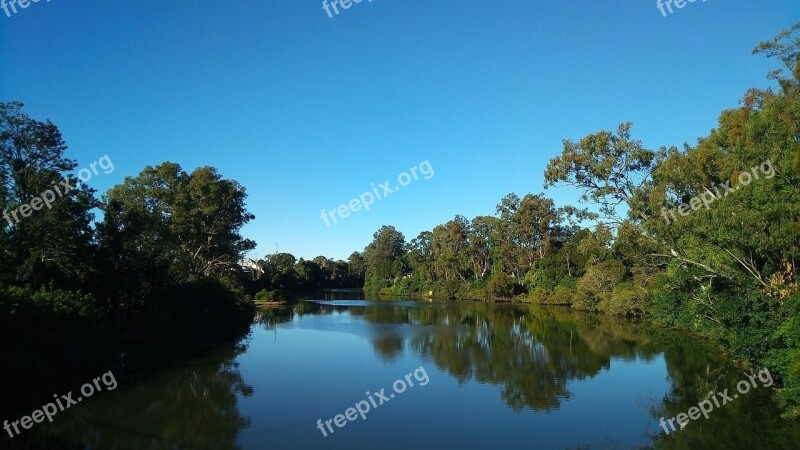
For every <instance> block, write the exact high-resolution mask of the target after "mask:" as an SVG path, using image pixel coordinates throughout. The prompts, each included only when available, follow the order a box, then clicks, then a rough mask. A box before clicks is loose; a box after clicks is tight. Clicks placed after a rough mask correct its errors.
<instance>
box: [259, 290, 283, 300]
mask: <svg viewBox="0 0 800 450" xmlns="http://www.w3.org/2000/svg"><path fill="white" fill-rule="evenodd" d="M255 299H256V301H260V302H279V301H283V300H284V295H283V293H282V292H280V291H277V290H275V291H270V290H268V289H263V290H261V291H258V292H256V296H255Z"/></svg>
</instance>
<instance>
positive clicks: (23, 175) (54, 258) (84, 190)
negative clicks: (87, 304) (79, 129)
mask: <svg viewBox="0 0 800 450" xmlns="http://www.w3.org/2000/svg"><path fill="white" fill-rule="evenodd" d="M66 151H67V146H66V144H65V143H64V141H63V139H62V137H61V132H60V131H59V130H58V128H57V127H56V126H55V125H54V124H53V123H52V122H50V121H47V122H40V121H37V120H35V119H32V118H31V117H29V116H28V115H27V114H26V113H25V112H23V104H22V103H20V102H11V103H0V206H2V208H3V213H4V218H3V220H2V227H0V235H2V238H0V246H2V247H0V251H2V253H4V255H3V258H4V260H5V261H6V262H8V265H4V267H3V268H2V272H3V273H2V274H0V276H2V278H5V279H6V280H7V281H15V282H26V283H30V284H31V285H33V286H42V285H44V284H47V283H49V282H56V283H57V284H59V285H62V286H66V287H75V286H78V285H79V284H80V283H81V282H82V281H85V280H86V279H87V277H88V276H89V275H90V274H91V272H92V268H91V257H92V253H93V252H94V247H93V244H92V241H93V239H94V234H93V230H92V228H91V222H92V220H93V218H94V216H93V214H92V213H91V210H92V208H94V207H95V206H96V205H97V201H96V200H95V198H94V191H93V190H92V189H90V188H89V187H88V186H86V185H85V184H84V183H82V182H80V181H79V180H77V179H75V178H73V177H71V176H70V172H71V171H72V170H73V169H75V167H77V163H76V162H75V161H74V160H72V159H69V158H67V157H66V156H65V153H66ZM54 190H55V192H54ZM45 198H46V199H48V201H46V202H45V201H44V199H45ZM37 206H38V208H37ZM26 216H27V217H26Z"/></svg>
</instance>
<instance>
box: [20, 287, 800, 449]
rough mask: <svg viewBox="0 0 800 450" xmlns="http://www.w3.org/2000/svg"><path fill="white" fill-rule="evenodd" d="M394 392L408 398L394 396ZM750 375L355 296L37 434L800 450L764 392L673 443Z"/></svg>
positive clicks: (530, 312)
mask: <svg viewBox="0 0 800 450" xmlns="http://www.w3.org/2000/svg"><path fill="white" fill-rule="evenodd" d="M415 370H416V373H415V372H414V371H415ZM422 374H424V375H425V376H424V377H422V376H420V375H422ZM406 375H409V376H408V377H406ZM398 379H402V380H404V381H403V384H405V385H408V384H413V387H409V386H407V387H406V390H405V391H404V392H402V393H397V392H395V390H394V389H393V387H392V386H393V383H394V382H395V381H396V380H398ZM424 379H427V382H425V381H424ZM743 379H746V377H745V375H744V374H743V373H742V370H741V369H739V368H736V367H735V366H733V365H732V364H731V363H730V362H729V361H727V360H726V359H725V358H723V357H721V356H719V355H717V354H715V353H714V352H713V351H711V350H709V349H708V348H707V347H706V346H705V345H703V344H702V343H700V342H699V341H697V340H695V339H692V338H689V337H686V336H683V335H681V334H678V333H675V332H671V331H667V330H659V329H656V328H654V327H652V326H650V325H648V324H646V323H637V322H631V321H625V320H619V319H614V318H609V317H604V316H592V315H586V314H578V313H574V312H572V311H570V310H569V309H565V308H546V307H536V306H514V305H489V304H480V303H429V302H413V301H398V302H388V301H385V300H380V301H378V300H363V297H362V296H361V295H360V294H358V293H354V292H348V291H342V292H329V293H327V294H325V295H324V296H320V297H316V298H310V299H306V300H304V301H301V302H299V303H297V304H295V305H293V306H291V307H288V308H284V309H277V310H264V311H261V312H260V313H259V314H258V316H257V317H256V319H255V321H254V324H253V327H252V331H251V334H250V336H248V338H246V339H245V340H244V341H242V342H238V343H231V344H229V345H222V346H218V347H215V348H213V349H210V350H209V351H207V352H206V353H205V354H204V356H203V357H202V358H197V359H191V360H187V361H182V362H179V363H176V364H175V365H174V366H173V367H170V368H168V369H166V370H162V371H160V372H158V373H157V374H156V375H154V376H149V377H147V378H145V379H142V380H140V381H138V382H135V383H128V384H120V386H119V387H118V388H117V389H116V390H115V391H113V392H103V393H101V394H98V395H96V396H95V397H93V398H91V399H88V400H87V401H85V402H83V403H81V404H80V405H78V406H75V407H72V408H70V409H69V410H67V411H65V412H64V413H61V414H60V415H58V416H57V418H56V419H55V420H54V422H53V424H42V425H36V426H35V427H34V429H33V430H32V431H30V432H29V433H30V434H31V435H32V436H33V437H34V438H35V439H37V440H47V442H49V443H52V445H54V446H53V447H52V448H90V449H103V450H105V449H134V448H136V449H312V448H313V449H373V448H381V449H409V448H411V449H439V448H460V449H495V448H508V449H517V448H520V449H522V448H526V449H530V448H535V449H630V448H658V449H716V448H719V449H748V450H750V449H761V448H764V449H784V448H785V449H792V448H794V449H796V448H798V444H797V442H800V430H799V429H798V426H797V425H795V424H791V423H786V422H783V421H781V420H780V418H779V412H778V410H777V409H776V407H775V405H774V404H773V402H772V399H771V395H770V394H771V391H770V389H769V388H763V387H761V386H760V385H759V387H758V388H755V389H752V390H751V391H750V392H749V393H747V394H746V395H741V396H740V397H739V398H737V399H736V400H735V401H732V402H729V403H728V404H726V405H724V406H721V407H719V408H716V409H715V410H714V411H712V412H711V413H710V414H709V418H708V419H704V418H702V417H701V418H700V419H699V420H694V421H691V422H690V423H689V424H688V425H686V426H685V428H684V429H679V430H678V431H675V432H672V433H671V434H670V435H669V436H667V435H666V433H665V432H664V430H663V429H662V428H661V427H660V426H659V418H661V417H665V418H670V417H675V416H677V414H678V413H682V412H687V411H688V410H689V408H690V407H692V406H695V405H697V404H698V403H699V402H700V401H701V400H703V399H704V398H705V397H706V396H707V395H708V394H709V393H710V392H717V391H719V392H721V391H723V390H724V389H729V391H731V392H733V391H734V390H735V386H736V383H737V382H739V381H741V380H743ZM421 380H423V381H421ZM423 384H424V385H423ZM396 386H399V385H396ZM381 389H385V391H384V392H383V395H384V396H385V397H387V399H388V401H384V403H383V404H381V405H378V406H377V407H372V406H371V405H370V411H369V412H367V413H366V414H365V416H366V420H363V419H362V418H361V416H360V415H359V416H358V417H357V418H356V420H354V421H346V419H342V420H344V421H345V422H346V424H345V426H344V427H342V428H339V427H337V426H336V424H335V422H333V423H332V424H331V428H332V429H333V433H330V430H329V429H328V428H325V425H324V422H325V421H326V420H331V419H334V418H335V416H336V415H337V414H345V412H346V410H347V409H348V408H352V407H354V406H355V405H356V404H357V403H358V402H361V401H368V399H369V398H372V399H373V400H375V401H376V404H377V403H378V402H379V400H378V398H376V394H375V393H377V392H380V390H381ZM368 392H369V395H368V394H367V393H368ZM390 394H394V398H389V395H390ZM362 408H363V404H362ZM351 416H352V413H351ZM318 420H321V421H322V423H323V430H322V431H321V430H320V429H318V428H317V427H318ZM340 423H341V422H340ZM323 431H325V434H326V435H327V437H326V436H325V435H324V434H323ZM17 439H19V438H17ZM6 442H8V441H6ZM17 442H18V443H19V442H21V441H19V440H18V441H17Z"/></svg>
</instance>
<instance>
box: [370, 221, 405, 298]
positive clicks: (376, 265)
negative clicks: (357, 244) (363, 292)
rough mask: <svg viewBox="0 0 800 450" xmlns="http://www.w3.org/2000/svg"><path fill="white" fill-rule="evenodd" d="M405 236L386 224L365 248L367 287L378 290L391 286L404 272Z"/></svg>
mask: <svg viewBox="0 0 800 450" xmlns="http://www.w3.org/2000/svg"><path fill="white" fill-rule="evenodd" d="M404 252H405V237H404V236H403V233H401V232H399V231H397V229H396V228H394V227H393V226H389V225H384V226H383V227H381V229H380V230H378V231H377V232H376V233H375V234H374V235H373V240H372V242H371V243H370V244H369V245H367V248H366V249H365V250H364V259H365V261H366V265H367V267H366V281H365V288H366V289H367V290H368V291H378V290H380V289H381V288H384V287H389V286H390V285H391V283H392V282H393V281H394V280H395V279H396V278H397V277H400V276H402V275H403V274H404V272H405V264H404V258H403V256H404Z"/></svg>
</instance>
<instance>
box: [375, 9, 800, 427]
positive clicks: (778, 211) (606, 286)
mask: <svg viewBox="0 0 800 450" xmlns="http://www.w3.org/2000/svg"><path fill="white" fill-rule="evenodd" d="M799 31H800V24H797V25H795V26H794V27H792V28H791V29H789V30H787V31H784V32H781V33H780V34H778V35H777V36H776V37H775V38H774V39H773V40H770V41H766V42H763V43H761V44H759V45H758V46H757V47H756V48H755V49H754V53H755V54H760V55H763V56H766V57H768V58H774V59H776V60H778V61H779V62H780V63H781V65H782V67H781V68H779V69H777V70H775V71H772V72H770V73H769V75H768V76H769V78H770V79H772V80H774V81H775V82H776V87H775V88H769V89H755V88H754V89H750V90H749V91H747V92H746V93H745V95H744V97H743V99H742V101H741V105H740V106H739V107H737V108H733V109H728V110H725V111H723V112H722V113H721V114H720V116H719V121H718V126H717V128H715V129H713V130H712V131H711V132H710V133H709V134H708V135H707V136H703V137H701V138H699V139H698V141H697V143H696V144H695V145H688V144H686V145H685V146H684V148H683V149H678V148H676V147H670V148H667V147H660V148H658V149H650V148H646V147H645V146H644V145H643V144H642V143H641V142H640V141H638V140H636V139H635V138H634V137H633V136H632V124H631V123H623V124H621V125H620V126H619V127H618V128H617V130H615V131H608V130H602V131H600V132H597V133H593V134H590V135H588V136H586V137H584V138H582V139H579V140H565V141H564V142H563V149H562V152H561V154H560V155H558V156H556V157H555V158H553V159H552V160H551V161H550V162H549V164H548V165H547V168H546V170H545V172H544V179H545V188H550V187H553V186H568V187H572V188H576V189H579V190H580V192H581V200H582V201H584V202H585V203H587V206H588V208H585V209H582V208H576V207H573V206H557V205H556V204H555V202H554V201H553V200H552V199H550V198H548V197H547V196H546V195H545V194H543V193H540V194H527V195H525V196H523V197H520V196H518V195H516V194H513V193H512V194H509V195H507V196H505V197H504V198H502V199H501V200H500V202H499V203H498V204H497V206H496V208H495V214H494V215H487V216H478V217H475V218H473V219H471V220H470V219H467V218H465V217H463V216H456V217H455V218H454V219H452V220H450V221H448V222H447V223H445V224H442V225H438V226H436V227H435V228H434V229H433V230H432V231H423V232H422V233H420V234H419V235H418V236H417V237H415V238H413V239H411V240H410V241H406V238H405V236H404V235H403V234H402V233H401V232H400V231H398V230H397V229H395V228H394V227H392V226H384V227H382V228H381V229H380V230H378V231H377V232H376V233H375V235H374V237H373V241H372V242H371V243H370V244H369V245H368V246H367V247H366V249H365V251H364V259H365V261H366V273H365V289H366V290H367V291H371V292H376V293H381V294H393V295H410V296H433V297H439V298H455V299H468V300H484V301H497V300H508V301H521V302H531V303H540V304H558V305H569V306H571V307H573V308H576V309H579V310H584V311H597V312H603V313H609V314H615V315H622V316H639V317H647V318H649V319H650V320H652V321H654V322H656V323H659V324H663V325H665V326H669V327H680V328H684V329H689V330H692V331H694V332H696V333H698V334H701V335H703V336H707V337H709V338H711V339H712V340H713V341H714V342H716V343H718V344H720V345H721V346H723V347H724V348H726V349H728V350H730V351H731V352H732V353H733V354H734V355H736V356H737V357H739V358H741V359H743V360H746V361H748V362H750V363H752V364H753V365H756V366H759V367H769V369H770V370H771V371H772V373H777V374H780V376H781V378H782V381H783V386H784V387H783V389H782V390H781V391H780V393H779V398H780V399H781V401H782V402H783V406H784V411H785V415H786V416H787V417H798V416H800V292H798V285H797V260H798V257H800V190H798V187H800V32H799ZM757 169H758V170H760V171H761V172H758V171H757ZM768 172H769V174H768ZM759 174H761V175H763V176H761V177H758V175H759ZM756 178H757V179H756ZM744 181H747V183H745V182H744ZM718 186H722V187H725V189H712V188H714V187H718ZM723 192H724V194H723ZM712 194H713V202H711V200H712V198H711V195H712ZM702 199H705V200H706V204H707V205H706V204H704V203H703V202H702ZM675 211H678V214H675V213H674V212H675ZM665 216H666V218H667V219H668V220H667V219H665Z"/></svg>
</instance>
